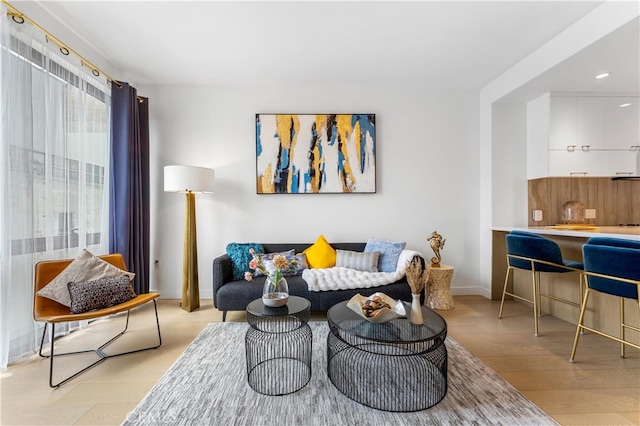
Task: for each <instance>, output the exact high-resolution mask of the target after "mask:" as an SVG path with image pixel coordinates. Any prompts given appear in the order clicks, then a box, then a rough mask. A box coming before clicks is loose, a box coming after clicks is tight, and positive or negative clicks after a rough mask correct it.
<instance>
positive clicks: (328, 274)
mask: <svg viewBox="0 0 640 426" xmlns="http://www.w3.org/2000/svg"><path fill="white" fill-rule="evenodd" d="M403 276H404V273H402V272H401V271H395V272H365V271H358V270H356V269H351V268H343V267H333V268H324V269H318V268H316V269H305V270H304V271H302V279H304V280H305V281H306V282H307V285H308V286H309V291H328V290H348V289H353V288H370V287H379V286H381V285H386V284H391V283H394V282H396V281H398V280H399V279H400V278H402V277H403Z"/></svg>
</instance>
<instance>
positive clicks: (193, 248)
mask: <svg viewBox="0 0 640 426" xmlns="http://www.w3.org/2000/svg"><path fill="white" fill-rule="evenodd" d="M213 176H214V171H213V170H211V169H207V168H204V167H194V166H165V168H164V191H165V192H184V193H185V194H186V216H185V222H184V258H183V268H182V305H181V306H182V309H184V310H185V311H187V312H191V311H193V310H194V309H198V308H199V307H200V290H199V288H198V244H197V242H196V195H195V193H196V192H201V193H211V192H213Z"/></svg>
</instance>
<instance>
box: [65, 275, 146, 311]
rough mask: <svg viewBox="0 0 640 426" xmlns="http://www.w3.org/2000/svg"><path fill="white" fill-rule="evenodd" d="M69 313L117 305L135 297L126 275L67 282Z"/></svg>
mask: <svg viewBox="0 0 640 426" xmlns="http://www.w3.org/2000/svg"><path fill="white" fill-rule="evenodd" d="M68 288H69V296H70V298H71V306H70V308H71V313H72V314H81V313H83V312H89V311H93V310H96V309H103V308H108V307H111V306H115V305H119V304H120V303H124V302H126V301H128V300H131V299H133V298H135V297H136V293H135V292H134V291H133V287H132V286H131V281H129V277H127V276H126V275H121V276H119V277H111V278H100V279H98V280H93V281H87V282H77V283H74V282H71V283H69V284H68Z"/></svg>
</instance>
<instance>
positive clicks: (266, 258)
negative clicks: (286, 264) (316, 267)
mask: <svg viewBox="0 0 640 426" xmlns="http://www.w3.org/2000/svg"><path fill="white" fill-rule="evenodd" d="M295 253H296V251H295V249H291V250H287V251H280V252H273V253H265V254H263V255H262V262H263V263H264V267H265V269H266V270H267V271H269V272H273V271H274V267H273V258H274V257H275V256H276V255H278V254H281V255H283V256H284V257H286V258H287V260H289V256H293V255H294V254H295ZM247 271H249V272H252V271H251V270H250V269H247ZM262 275H264V274H263V273H262V271H260V269H256V270H255V271H253V276H254V277H261V276H262Z"/></svg>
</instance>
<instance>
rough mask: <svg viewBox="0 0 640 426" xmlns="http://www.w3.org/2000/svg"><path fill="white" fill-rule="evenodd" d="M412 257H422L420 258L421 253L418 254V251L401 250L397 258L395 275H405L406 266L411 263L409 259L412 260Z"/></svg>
mask: <svg viewBox="0 0 640 426" xmlns="http://www.w3.org/2000/svg"><path fill="white" fill-rule="evenodd" d="M414 256H420V257H424V256H422V253H420V252H419V251H415V250H407V249H404V250H402V252H401V253H400V256H399V257H398V265H397V267H396V273H397V274H400V275H405V274H406V273H407V264H408V263H409V262H411V259H413V257H414Z"/></svg>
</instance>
